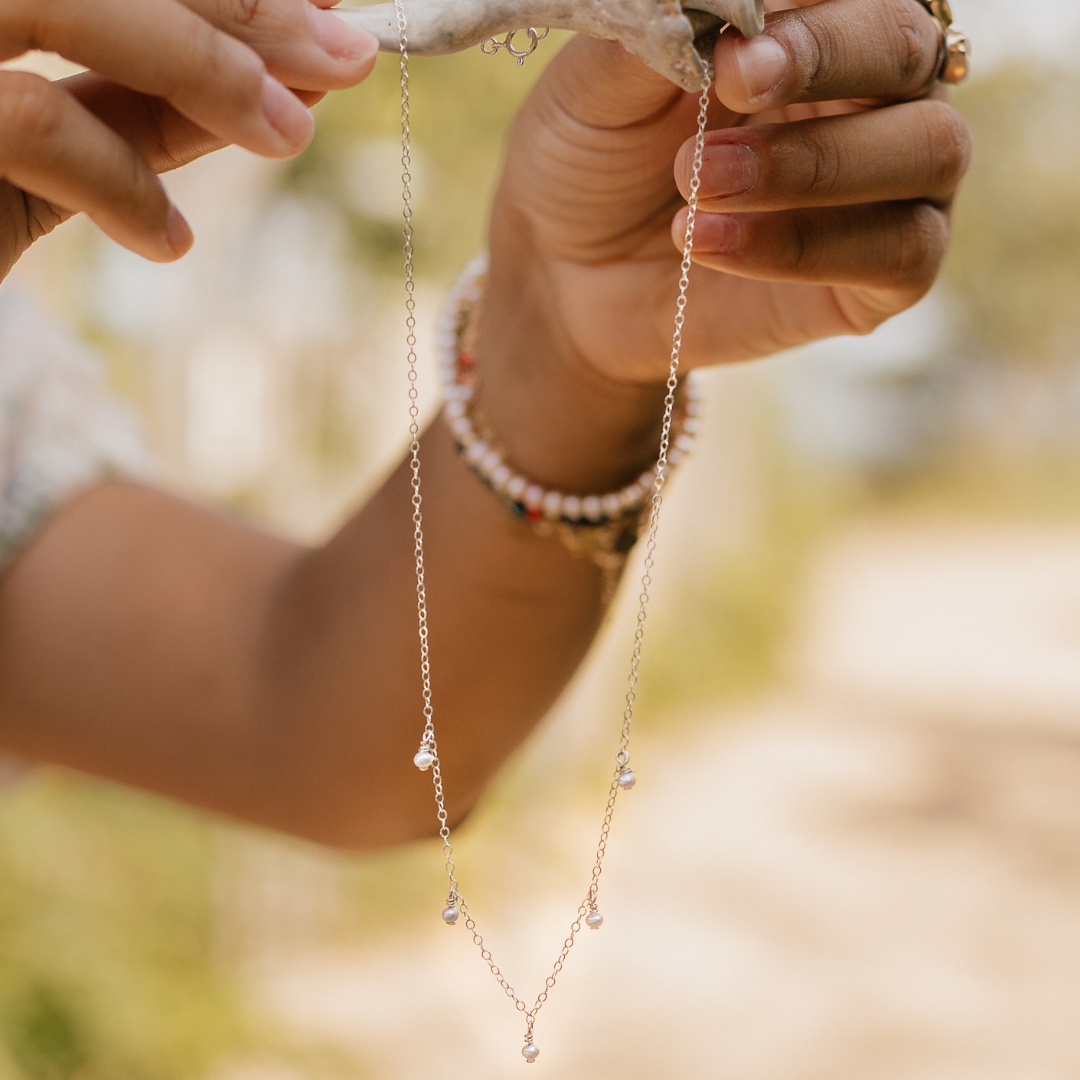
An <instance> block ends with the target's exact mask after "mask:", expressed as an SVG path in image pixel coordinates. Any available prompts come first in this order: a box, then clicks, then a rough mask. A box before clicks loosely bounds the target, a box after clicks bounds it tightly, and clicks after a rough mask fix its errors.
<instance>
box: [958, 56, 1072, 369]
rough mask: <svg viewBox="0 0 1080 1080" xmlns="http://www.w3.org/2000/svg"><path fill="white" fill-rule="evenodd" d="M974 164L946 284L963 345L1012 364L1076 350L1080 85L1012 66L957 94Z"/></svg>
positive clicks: (1058, 73)
mask: <svg viewBox="0 0 1080 1080" xmlns="http://www.w3.org/2000/svg"><path fill="white" fill-rule="evenodd" d="M956 101H957V105H958V107H959V109H960V111H961V112H962V113H963V115H964V116H965V118H966V119H967V121H968V123H969V124H970V125H971V129H972V132H973V135H974V139H975V160H974V164H973V167H972V170H971V174H970V176H969V177H968V179H967V181H966V182H965V185H964V188H963V190H962V193H961V196H960V199H959V202H958V206H957V213H956V224H955V242H954V245H953V250H952V255H951V257H950V260H949V264H948V267H947V272H946V280H947V281H948V283H949V285H950V286H951V288H952V289H953V291H954V292H955V294H956V296H957V298H958V299H959V300H960V302H961V305H962V308H963V311H964V316H965V322H966V327H965V330H966V336H967V340H968V341H969V342H970V343H971V344H972V345H975V346H978V347H981V348H982V349H983V350H985V351H988V352H990V353H992V354H995V355H998V356H1004V357H1006V358H1009V359H1020V360H1029V359H1055V358H1056V357H1057V356H1058V355H1059V354H1061V353H1062V352H1064V351H1066V350H1070V349H1071V350H1073V351H1075V346H1076V345H1077V344H1078V343H1080V303H1078V302H1077V298H1078V297H1080V186H1078V185H1077V182H1076V178H1077V176H1078V175H1080V75H1078V74H1077V73H1076V72H1075V71H1067V70H1063V69H1059V68H1054V67H1050V66H1044V67H1040V68H1035V67H1033V66H1028V65H1018V64H1016V65H1010V66H1007V67H1004V68H1001V69H999V70H998V71H996V72H995V73H994V74H992V75H990V76H988V77H985V78H982V79H979V80H977V81H975V82H973V83H972V84H971V85H970V86H968V87H965V88H963V89H962V90H961V91H960V92H959V93H958V94H957V98H956Z"/></svg>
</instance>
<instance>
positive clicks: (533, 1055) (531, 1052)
mask: <svg viewBox="0 0 1080 1080" xmlns="http://www.w3.org/2000/svg"><path fill="white" fill-rule="evenodd" d="M521 1056H522V1057H523V1058H524V1059H525V1060H526V1061H528V1062H530V1063H532V1062H534V1061H535V1060H536V1059H537V1058H538V1057H539V1056H540V1047H539V1046H537V1045H536V1043H529V1044H528V1045H527V1046H525V1047H523V1048H522V1051H521Z"/></svg>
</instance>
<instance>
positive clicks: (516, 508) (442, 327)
mask: <svg viewBox="0 0 1080 1080" xmlns="http://www.w3.org/2000/svg"><path fill="white" fill-rule="evenodd" d="M487 268H488V261H487V256H486V255H479V256H477V258H475V259H474V260H473V261H472V262H471V263H470V264H469V265H468V266H467V267H466V268H465V270H464V271H463V272H462V274H461V277H460V278H458V280H457V282H456V283H455V285H454V287H453V288H452V289H451V291H450V296H449V299H448V301H447V305H446V308H445V310H444V312H443V314H442V318H441V319H440V322H439V335H438V344H439V371H440V375H441V378H442V384H443V396H444V398H445V401H446V405H445V407H444V410H443V414H444V416H445V417H446V421H447V423H448V425H449V427H450V431H451V432H452V433H453V436H454V440H455V442H456V443H457V446H458V450H459V452H460V453H461V455H462V457H463V458H464V460H465V461H466V462H467V463H468V465H469V467H470V468H471V469H472V470H473V472H475V473H476V475H477V476H479V477H480V479H481V480H483V481H484V483H485V484H487V486H488V487H490V488H491V489H492V490H493V491H494V492H495V493H496V494H497V495H498V496H499V498H500V499H501V500H502V501H503V503H504V504H505V505H506V506H507V508H508V509H509V510H510V511H511V512H512V513H514V514H515V515H517V516H518V517H522V518H525V519H526V520H527V521H529V522H531V523H532V525H533V527H534V529H536V531H537V532H538V533H540V534H541V535H544V536H550V535H552V534H553V533H554V534H556V535H557V536H558V537H559V539H560V540H561V541H562V542H563V543H564V544H565V545H566V546H567V547H568V548H569V549H570V550H571V551H573V552H574V553H575V554H579V555H588V556H589V557H590V558H591V559H592V560H593V561H594V562H595V563H596V564H597V565H598V566H599V567H600V568H601V569H602V570H604V571H605V573H607V574H608V575H611V576H613V577H615V578H617V575H618V573H619V572H621V570H622V568H623V566H624V565H625V563H626V557H627V555H628V554H629V553H630V551H631V550H632V549H633V547H634V544H635V543H636V541H637V538H638V535H639V534H640V532H641V529H642V526H643V524H644V522H645V520H646V519H647V518H648V515H649V509H650V507H651V505H652V496H653V486H654V483H655V480H656V473H655V470H653V469H650V470H649V471H648V472H646V473H642V475H641V476H640V477H638V478H637V479H636V480H634V481H633V482H632V483H630V484H628V485H627V486H626V487H624V488H622V489H621V490H620V491H612V492H608V493H607V494H602V495H598V494H577V495H566V494H564V493H562V492H560V491H550V490H546V489H545V488H543V487H541V486H540V485H539V484H535V483H533V482H532V481H531V480H529V479H527V478H526V477H524V476H522V475H521V474H520V473H518V472H517V471H516V470H515V469H514V468H513V467H512V466H511V465H510V464H509V463H508V462H507V460H506V456H505V454H504V453H503V451H502V450H501V449H500V448H499V445H498V443H497V441H496V439H495V436H494V434H493V433H492V431H491V430H490V428H489V426H488V425H487V423H486V421H485V419H484V417H483V415H482V413H481V412H480V410H479V408H478V405H477V402H476V397H475V393H474V392H475V389H476V384H477V380H478V378H479V371H478V368H477V364H476V357H475V354H474V352H473V348H472V338H473V336H474V334H475V325H474V324H475V318H474V316H475V312H476V308H477V305H478V304H479V302H480V299H481V297H482V296H483V291H484V284H485V280H486V276H487ZM699 410H700V404H699V399H698V394H697V391H696V389H695V387H694V382H693V379H687V380H685V381H684V382H682V383H681V384H680V386H679V396H678V399H677V403H676V408H675V415H674V421H673V427H672V439H671V450H670V451H669V453H668V463H669V464H670V465H672V466H674V465H678V464H679V463H680V462H681V461H682V460H683V459H684V458H685V457H686V455H687V454H689V453H690V451H691V450H692V449H693V447H694V436H695V435H696V434H697V431H698V414H699Z"/></svg>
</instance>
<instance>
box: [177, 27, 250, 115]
mask: <svg viewBox="0 0 1080 1080" xmlns="http://www.w3.org/2000/svg"><path fill="white" fill-rule="evenodd" d="M195 33H197V34H198V35H199V36H200V38H201V41H200V43H199V48H198V54H199V55H201V56H203V58H204V69H205V70H204V72H203V75H204V78H202V79H200V80H199V81H200V83H202V87H201V91H200V92H201V93H208V94H209V95H210V96H211V97H213V98H217V99H221V98H222V97H224V98H226V99H227V100H228V101H229V103H230V104H232V105H234V106H237V107H240V108H250V107H251V106H252V105H254V104H255V103H257V102H258V101H259V100H260V98H261V97H262V85H263V78H264V77H265V75H266V66H265V65H264V64H263V62H262V60H261V59H260V58H259V56H258V54H257V53H255V52H254V51H253V50H252V49H249V48H248V47H247V46H246V45H243V44H242V43H241V42H239V41H237V40H236V39H235V38H233V37H230V36H229V35H228V34H225V33H223V32H222V31H220V30H216V29H214V27H212V26H210V25H209V24H208V23H202V24H200V25H199V26H197V28H196V30H195Z"/></svg>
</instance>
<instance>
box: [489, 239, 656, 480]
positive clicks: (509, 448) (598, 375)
mask: <svg viewBox="0 0 1080 1080" xmlns="http://www.w3.org/2000/svg"><path fill="white" fill-rule="evenodd" d="M516 265H517V266H522V265H525V263H524V261H523V260H517V261H516ZM504 270H505V268H504V267H503V266H497V267H496V268H495V270H494V272H493V273H491V274H489V276H488V281H487V287H486V289H485V293H484V297H483V303H482V307H481V311H480V313H479V319H478V325H477V335H476V342H475V350H476V358H477V362H478V365H479V368H480V371H481V373H482V377H481V378H480V379H479V380H478V383H477V390H476V394H477V401H478V403H479V405H480V407H481V408H482V410H483V414H484V417H485V419H486V420H487V422H488V424H489V425H490V427H491V429H492V433H493V434H494V435H495V436H496V437H497V439H498V441H499V443H500V445H501V446H502V448H503V450H504V451H505V454H506V457H507V459H508V460H509V461H510V462H512V463H513V465H514V467H515V468H516V469H517V470H519V471H520V472H521V473H523V474H525V475H527V476H528V477H529V478H530V479H531V480H533V481H534V482H535V483H537V484H540V485H542V486H544V487H547V488H553V489H556V490H561V491H565V492H573V493H578V494H590V493H599V492H607V491H613V490H616V489H618V488H620V487H622V486H623V485H625V484H627V483H630V482H632V481H633V480H635V479H636V478H637V477H639V476H640V475H641V474H642V472H644V471H646V470H648V469H651V468H652V467H653V465H654V464H655V462H656V458H657V454H658V452H659V448H660V435H661V428H662V423H663V413H664V397H665V394H666V386H665V384H664V383H663V382H658V383H640V382H630V381H625V382H624V381H620V380H617V379H613V378H611V377H610V376H608V375H606V374H604V373H602V372H599V371H597V370H596V369H595V368H593V367H591V366H590V365H589V364H588V362H587V360H586V359H585V358H584V357H583V356H582V355H581V354H580V352H579V351H578V350H577V349H576V348H575V347H574V345H573V342H572V341H571V340H570V336H569V334H568V333H567V332H566V331H565V329H564V328H563V327H562V325H561V324H560V321H559V319H558V317H557V314H556V313H557V305H556V304H555V302H554V288H553V286H552V285H551V283H550V279H549V278H547V277H546V276H545V275H544V274H543V273H542V272H540V271H538V270H537V269H532V270H530V271H528V272H524V273H521V274H519V275H515V274H514V273H513V272H512V271H511V272H504Z"/></svg>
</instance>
